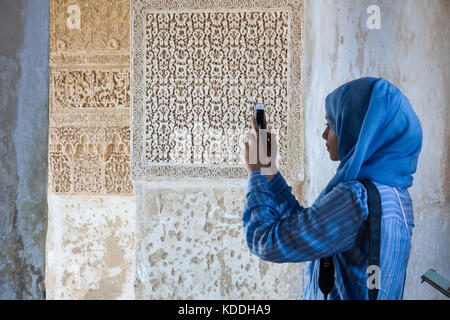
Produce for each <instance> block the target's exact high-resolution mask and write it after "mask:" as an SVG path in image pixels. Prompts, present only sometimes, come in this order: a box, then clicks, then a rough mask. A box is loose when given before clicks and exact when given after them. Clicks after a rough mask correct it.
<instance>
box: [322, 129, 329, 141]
mask: <svg viewBox="0 0 450 320" xmlns="http://www.w3.org/2000/svg"><path fill="white" fill-rule="evenodd" d="M328 129H329V127H327V128H326V129H325V130H324V131H323V133H322V138H324V139H325V140H328Z"/></svg>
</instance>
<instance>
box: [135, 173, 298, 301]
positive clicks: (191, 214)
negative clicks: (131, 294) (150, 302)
mask: <svg viewBox="0 0 450 320" xmlns="http://www.w3.org/2000/svg"><path fill="white" fill-rule="evenodd" d="M134 186H135V189H136V202H137V204H136V209H137V220H136V263H137V265H136V269H137V274H136V276H137V279H136V297H137V298H139V299H268V298H271V299H295V298H298V297H299V291H298V289H299V286H300V285H301V283H302V282H303V274H302V273H301V270H300V268H301V266H300V265H297V264H273V263H267V262H264V261H262V260H260V259H259V258H257V257H256V256H254V255H252V254H251V253H250V252H249V251H248V249H247V245H246V243H245V239H244V237H243V232H242V220H241V216H242V214H241V209H242V205H243V203H244V202H243V201H244V194H245V187H244V186H243V185H242V184H241V185H239V184H237V183H235V182H234V183H220V182H212V181H204V182H199V183H192V182H191V183H189V182H187V183H180V182H177V183H165V182H152V183H146V182H140V183H135V185H134Z"/></svg>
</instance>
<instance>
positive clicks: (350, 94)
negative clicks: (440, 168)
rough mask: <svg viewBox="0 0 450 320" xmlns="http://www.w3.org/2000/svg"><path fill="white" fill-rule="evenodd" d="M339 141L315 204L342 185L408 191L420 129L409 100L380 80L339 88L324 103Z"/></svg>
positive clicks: (369, 80) (358, 81) (351, 83)
mask: <svg viewBox="0 0 450 320" xmlns="http://www.w3.org/2000/svg"><path fill="white" fill-rule="evenodd" d="M325 109H326V114H327V119H328V122H329V124H330V127H331V129H332V130H333V131H334V132H335V133H336V134H337V137H338V150H339V160H340V161H341V162H340V164H339V167H338V168H337V170H336V174H335V176H334V177H333V178H332V179H331V180H330V182H329V183H328V185H327V186H326V188H325V189H324V190H323V191H322V192H321V194H320V195H319V198H321V197H322V196H324V195H325V194H327V193H328V192H329V191H331V190H332V189H333V188H334V187H335V186H336V185H337V184H339V183H340V182H342V181H348V180H351V179H370V180H371V181H375V182H378V183H381V184H385V185H389V186H392V187H397V188H401V189H403V188H409V187H410V186H412V181H413V177H412V174H413V173H415V172H416V168H417V161H418V158H419V153H420V151H421V149H422V128H421V125H420V121H419V119H418V118H417V116H416V114H415V113H414V110H413V108H412V107H411V104H410V103H409V100H408V98H406V97H405V96H404V95H403V94H402V93H401V92H400V90H399V89H398V88H397V87H395V86H394V85H393V84H391V83H390V82H388V81H386V80H385V79H381V78H380V79H378V78H362V79H358V80H354V81H351V82H348V83H346V84H344V85H343V86H341V87H339V88H337V89H336V90H334V91H333V92H332V93H330V94H329V95H328V96H327V98H326V99H325Z"/></svg>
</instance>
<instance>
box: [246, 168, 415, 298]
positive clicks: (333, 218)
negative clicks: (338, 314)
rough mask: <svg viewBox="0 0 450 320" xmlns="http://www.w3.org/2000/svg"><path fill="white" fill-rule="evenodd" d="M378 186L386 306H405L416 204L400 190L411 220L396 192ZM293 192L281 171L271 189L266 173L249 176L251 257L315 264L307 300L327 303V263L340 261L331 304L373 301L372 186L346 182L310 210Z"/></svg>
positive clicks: (380, 294) (382, 286)
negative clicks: (323, 263) (323, 266)
mask: <svg viewBox="0 0 450 320" xmlns="http://www.w3.org/2000/svg"><path fill="white" fill-rule="evenodd" d="M373 183H374V184H375V186H376V187H377V188H378V191H379V192H380V196H381V201H382V222H381V256H380V270H381V271H380V286H379V291H378V299H402V297H403V288H404V284H405V275H406V266H407V263H408V257H409V252H410V249H411V235H412V229H413V227H414V217H413V210H412V202H411V198H410V196H409V193H408V190H407V189H399V188H397V191H398V193H399V196H400V199H401V202H402V207H403V210H404V213H405V217H404V216H403V213H402V211H401V208H400V205H399V202H398V198H397V195H396V193H395V191H394V189H393V188H392V187H390V186H387V185H383V184H379V183H376V182H373ZM291 190H292V188H291V187H289V186H288V185H287V183H286V181H285V180H284V178H283V176H282V175H281V174H280V173H279V172H278V173H277V174H276V175H275V176H274V177H273V178H272V179H271V180H270V181H269V182H267V178H266V176H265V174H264V173H262V172H259V171H258V172H253V173H251V174H250V175H249V177H248V181H247V199H246V202H245V204H244V207H243V216H242V220H243V225H244V234H245V238H246V240H247V245H248V248H249V249H250V251H251V252H252V253H253V254H255V255H257V256H258V257H259V258H261V259H262V260H265V261H270V262H275V263H283V262H303V261H311V263H310V265H309V268H308V282H307V284H306V286H305V291H304V298H305V299H323V295H322V292H321V291H320V289H319V287H318V271H319V259H320V258H323V257H327V256H333V257H334V264H335V285H334V289H333V290H332V292H331V293H330V295H329V299H368V291H367V290H368V289H367V279H368V276H367V273H366V271H367V267H368V246H369V244H368V235H369V234H368V229H367V225H366V223H365V221H366V219H367V217H368V207H367V191H366V189H365V187H364V186H363V185H362V184H361V183H360V182H358V181H345V182H341V183H339V184H338V185H337V186H336V187H334V188H333V190H331V191H330V192H329V193H328V194H327V195H325V196H324V197H323V198H322V199H320V200H319V201H318V200H316V202H315V203H314V204H313V205H312V206H311V207H309V208H304V207H302V206H301V205H300V204H299V203H298V201H297V200H296V198H295V197H294V195H292V193H291ZM406 226H408V228H407V227H406Z"/></svg>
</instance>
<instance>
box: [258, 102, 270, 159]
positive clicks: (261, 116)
mask: <svg viewBox="0 0 450 320" xmlns="http://www.w3.org/2000/svg"><path fill="white" fill-rule="evenodd" d="M254 116H255V118H256V124H257V126H258V129H267V121H266V115H265V113H264V104H262V103H258V104H256V105H255V109H254ZM270 155H271V144H270V135H268V136H267V156H268V157H270Z"/></svg>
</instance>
